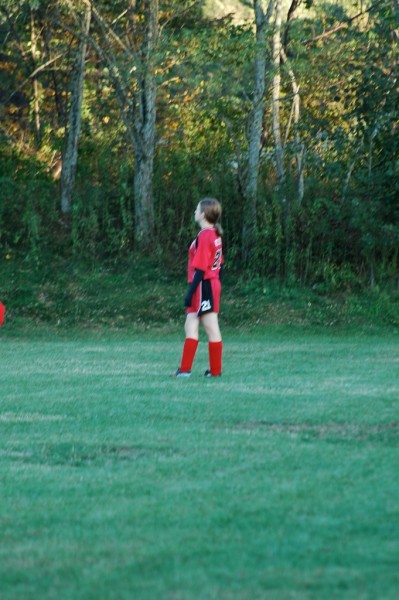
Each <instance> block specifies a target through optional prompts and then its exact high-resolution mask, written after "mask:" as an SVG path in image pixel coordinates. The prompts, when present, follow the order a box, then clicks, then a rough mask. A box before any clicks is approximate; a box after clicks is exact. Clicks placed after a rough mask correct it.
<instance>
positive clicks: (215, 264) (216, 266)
mask: <svg viewBox="0 0 399 600" xmlns="http://www.w3.org/2000/svg"><path fill="white" fill-rule="evenodd" d="M221 260H222V250H221V249H220V250H216V254H215V260H214V262H213V265H212V271H215V270H216V269H220V263H221Z"/></svg>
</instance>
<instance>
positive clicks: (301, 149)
mask: <svg viewBox="0 0 399 600" xmlns="http://www.w3.org/2000/svg"><path fill="white" fill-rule="evenodd" d="M281 57H282V59H283V61H284V63H285V66H286V69H287V71H288V75H289V77H290V79H291V86H292V92H293V96H294V97H293V100H292V114H293V117H294V128H295V158H296V167H297V203H298V205H300V204H301V203H302V200H303V196H304V194H305V183H304V177H303V163H304V157H305V146H304V144H303V142H302V141H301V136H300V135H299V129H298V126H299V115H300V107H301V99H300V95H299V85H298V83H297V80H296V77H295V73H294V71H293V70H292V68H291V65H290V63H289V61H288V59H287V55H286V54H285V51H284V49H283V48H282V49H281ZM290 121H291V119H290ZM288 133H289V125H288V126H287V132H286V136H285V142H287V139H288Z"/></svg>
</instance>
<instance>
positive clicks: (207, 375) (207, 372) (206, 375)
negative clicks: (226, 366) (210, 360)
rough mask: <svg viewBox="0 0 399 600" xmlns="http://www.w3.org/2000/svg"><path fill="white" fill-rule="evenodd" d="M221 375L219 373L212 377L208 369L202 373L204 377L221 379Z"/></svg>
mask: <svg viewBox="0 0 399 600" xmlns="http://www.w3.org/2000/svg"><path fill="white" fill-rule="evenodd" d="M221 376H222V374H221V373H219V375H212V372H211V371H210V369H207V370H206V371H205V373H204V377H221Z"/></svg>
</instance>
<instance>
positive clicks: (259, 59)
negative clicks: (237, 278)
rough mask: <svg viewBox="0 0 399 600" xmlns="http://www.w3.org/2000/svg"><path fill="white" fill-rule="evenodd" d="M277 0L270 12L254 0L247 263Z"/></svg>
mask: <svg viewBox="0 0 399 600" xmlns="http://www.w3.org/2000/svg"><path fill="white" fill-rule="evenodd" d="M273 2H274V0H270V2H269V6H268V9H267V12H266V11H264V10H263V8H262V6H261V3H260V0H254V11H255V25H256V43H255V73H254V84H255V85H254V88H255V90H254V97H253V103H252V111H251V114H250V121H249V128H248V129H249V139H248V163H247V174H246V178H245V186H244V212H243V227H242V255H243V260H244V262H245V263H247V262H249V261H250V258H251V256H252V254H253V252H254V249H255V241H256V240H255V237H256V213H257V206H256V205H257V193H258V176H259V159H260V149H261V137H262V119H263V112H264V110H263V99H264V96H265V74H266V26H267V23H268V21H269V18H270V14H271V12H272V10H273Z"/></svg>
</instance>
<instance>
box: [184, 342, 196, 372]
mask: <svg viewBox="0 0 399 600" xmlns="http://www.w3.org/2000/svg"><path fill="white" fill-rule="evenodd" d="M197 348H198V340H194V339H193V338H186V339H185V341H184V346H183V354H182V357H181V363H180V371H191V367H192V366H193V362H194V358H195V353H196V352H197Z"/></svg>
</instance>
